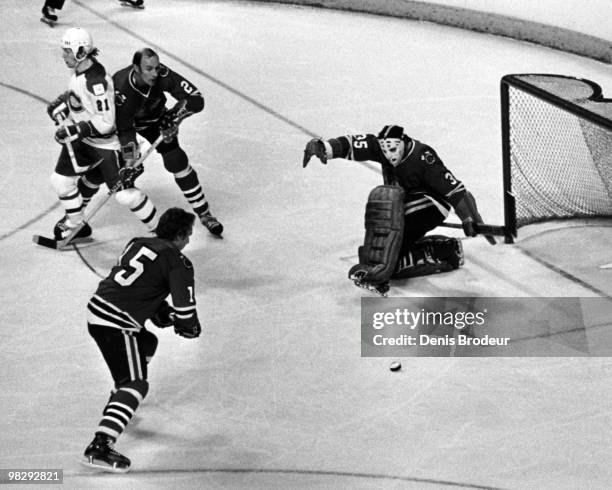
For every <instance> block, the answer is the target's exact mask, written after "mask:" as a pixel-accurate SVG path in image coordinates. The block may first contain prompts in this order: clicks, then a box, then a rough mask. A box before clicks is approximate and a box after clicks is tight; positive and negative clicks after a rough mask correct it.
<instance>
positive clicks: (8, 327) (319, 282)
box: [0, 0, 612, 489]
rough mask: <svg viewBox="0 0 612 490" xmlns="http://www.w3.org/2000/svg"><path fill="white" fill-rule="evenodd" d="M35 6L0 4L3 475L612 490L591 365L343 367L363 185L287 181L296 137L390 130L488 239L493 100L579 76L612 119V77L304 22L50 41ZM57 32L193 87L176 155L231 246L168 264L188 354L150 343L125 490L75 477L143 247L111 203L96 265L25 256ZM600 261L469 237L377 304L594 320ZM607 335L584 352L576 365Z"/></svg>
mask: <svg viewBox="0 0 612 490" xmlns="http://www.w3.org/2000/svg"><path fill="white" fill-rule="evenodd" d="M42 3H43V2H42V1H38V2H36V1H31V2H20V1H16V0H12V1H11V0H2V1H1V3H0V7H1V11H2V14H3V21H4V22H3V24H4V26H3V29H2V32H1V33H0V42H1V46H2V50H1V53H2V55H1V59H2V67H3V69H2V74H1V75H0V102H1V107H2V109H3V110H2V114H3V117H2V118H1V119H0V130H1V131H2V141H3V143H2V148H3V156H4V161H3V163H2V168H3V170H4V175H3V179H2V183H1V184H0V189H2V192H1V193H0V217H1V219H0V261H1V271H2V281H1V286H0V288H1V291H2V299H1V312H2V319H3V326H2V330H3V341H2V345H1V347H0V352H1V359H0V367H1V371H0V372H1V378H0V392H1V393H2V395H1V396H0V409H1V411H2V417H1V418H0V441H1V444H0V467H1V468H3V469H10V468H13V469H33V468H38V469H48V470H51V469H63V471H64V483H63V487H64V488H71V489H73V488H74V489H83V488H88V489H89V488H121V489H123V488H232V489H237V488H266V489H268V488H363V489H378V488H380V489H383V488H384V489H388V488H415V489H416V488H423V489H429V488H432V489H433V488H514V489H524V488H530V489H531V488H533V489H536V488H537V489H559V488H564V489H574V488H593V489H594V488H601V489H603V488H609V487H610V484H611V482H612V466H611V465H610V455H611V454H612V443H611V441H612V424H611V422H612V421H611V413H612V360H611V359H609V358H607V357H589V355H588V353H586V354H585V353H584V352H576V355H575V356H570V357H567V356H564V357H535V356H537V354H536V351H535V350H534V357H483V358H473V357H447V358H427V357H406V358H402V359H397V360H400V361H401V362H402V364H403V368H402V370H401V371H398V372H390V371H389V369H388V366H389V362H390V361H391V360H393V359H389V358H384V357H361V355H360V350H361V340H360V299H361V297H362V296H364V297H365V296H368V297H369V296H371V294H370V293H369V292H367V291H363V290H361V289H358V288H356V287H354V286H353V285H352V284H351V283H350V282H349V281H348V280H347V277H346V276H347V271H348V269H349V268H350V266H351V265H352V264H354V263H356V262H355V261H356V258H357V257H356V254H357V247H358V245H359V244H360V243H361V241H362V238H363V211H364V205H365V201H366V199H367V195H368V193H369V191H370V190H371V189H372V188H373V187H374V186H376V185H379V184H380V183H381V177H380V175H379V173H378V172H377V171H376V170H375V169H373V168H372V167H370V166H368V165H362V164H358V163H354V162H348V161H344V160H333V161H330V162H329V163H328V165H326V166H324V165H322V164H320V163H319V162H318V161H316V159H313V161H312V162H311V163H310V165H309V166H308V167H307V168H305V169H303V168H302V162H301V160H302V151H303V148H304V145H305V144H306V142H307V141H308V140H309V139H310V138H311V137H314V136H322V137H326V138H329V137H335V136H340V135H343V134H348V133H360V132H377V131H378V130H380V128H382V126H383V125H385V124H390V123H391V124H393V123H396V124H401V125H403V126H404V127H405V128H406V132H407V133H408V134H410V135H412V136H414V137H415V138H417V139H419V140H421V141H424V142H427V143H429V144H430V145H432V146H433V147H434V148H435V149H436V150H437V152H438V154H439V155H440V156H441V158H442V159H443V160H444V162H445V163H446V165H447V166H448V167H449V168H450V169H451V170H452V171H453V172H454V173H455V175H456V176H457V177H459V178H460V179H461V180H462V181H463V182H464V183H465V184H466V186H467V187H468V188H469V189H470V190H471V191H472V193H473V194H474V196H475V197H476V199H477V201H478V203H479V207H480V210H481V213H482V215H483V217H484V219H485V220H486V221H487V222H489V223H491V224H499V225H501V224H503V204H502V165H501V150H500V148H501V144H500V123H499V120H500V117H499V80H500V78H501V77H502V76H503V75H505V74H509V73H531V72H534V73H559V74H564V75H572V76H578V77H582V78H587V79H590V80H593V81H596V82H597V83H599V84H600V85H601V86H602V87H603V89H604V94H605V95H607V96H608V97H612V72H611V71H610V66H609V65H606V64H604V63H601V62H597V61H594V60H589V59H586V58H583V57H580V56H577V55H572V54H567V53H563V52H560V51H556V50H552V49H548V48H544V47H539V46H535V45H532V44H528V43H524V42H519V41H514V40H511V39H508V38H501V37H495V36H491V35H486V34H478V33H473V32H469V31H465V30H461V29H456V28H451V27H444V26H440V25H435V24H430V23H420V22H414V21H409V20H402V19H394V18H387V17H382V16H373V15H367V14H359V13H348V12H340V11H332V10H322V9H317V8H311V7H298V6H288V5H279V4H264V3H253V2H234V1H194V0H173V1H172V2H162V1H161V0H147V2H146V3H147V8H146V9H145V10H143V11H136V10H132V9H128V8H125V7H121V6H120V5H118V3H117V2H116V1H111V0H87V1H85V0H79V1H72V2H67V4H66V6H65V7H64V10H63V11H62V12H61V17H60V23H59V25H57V26H56V27H55V28H54V29H52V28H49V27H47V26H45V25H44V24H42V23H40V22H39V9H40V7H41V6H42ZM39 4H41V5H39ZM72 26H80V27H84V28H86V29H88V30H89V31H90V33H91V34H92V36H93V38H94V42H95V45H96V46H97V47H98V48H99V49H100V56H99V60H100V61H101V62H102V63H103V64H104V65H105V66H106V68H107V69H108V70H109V71H111V72H115V71H116V70H118V69H120V68H123V67H124V66H127V65H128V64H129V63H130V60H131V56H132V53H133V52H134V51H135V50H136V49H139V48H141V47H143V46H145V45H148V46H150V47H152V48H154V49H155V50H157V51H158V52H159V53H160V58H161V61H162V62H163V63H166V64H167V65H169V66H170V67H171V68H173V69H175V70H176V71H178V72H179V73H181V74H183V75H184V76H185V77H186V78H188V79H189V80H191V81H192V82H193V83H194V84H195V85H196V86H197V87H198V88H200V90H201V91H202V92H203V94H204V96H205V99H206V108H205V110H204V112H203V113H200V114H197V115H195V116H193V117H192V118H190V119H188V120H187V121H185V123H184V124H183V125H182V126H181V133H180V140H181V143H182V146H183V148H184V149H185V150H186V152H187V154H188V155H189V158H190V162H191V164H192V165H193V166H194V168H195V169H196V170H197V172H198V174H199V176H200V179H201V181H202V184H203V187H204V190H205V191H206V195H207V197H208V199H209V202H210V204H211V207H212V210H213V212H214V214H215V215H217V216H218V218H219V219H220V220H221V221H222V222H223V224H224V226H225V230H226V231H225V233H224V238H223V239H222V240H219V239H215V238H214V237H212V236H211V235H210V234H208V232H207V231H206V230H205V229H204V228H203V227H199V228H197V229H196V230H195V231H194V235H193V237H192V241H191V243H190V245H189V246H188V248H187V249H186V250H185V254H186V255H187V256H188V257H189V258H190V259H191V260H192V262H193V263H194V267H195V271H196V287H197V290H198V291H197V300H198V304H199V308H198V309H199V315H200V320H201V322H202V326H203V329H204V331H203V335H202V336H201V337H200V338H199V339H197V340H191V341H189V340H186V339H183V338H180V337H178V336H176V335H174V333H173V332H172V331H170V330H155V333H156V334H157V336H158V337H159V339H160V344H159V348H158V351H157V354H156V356H155V358H154V359H153V361H152V363H151V365H150V366H149V373H150V375H149V381H150V385H151V387H150V391H149V395H148V397H147V398H146V399H145V401H144V403H143V404H142V405H141V407H140V408H139V410H138V412H137V414H136V417H135V419H134V420H133V421H132V423H131V425H130V426H128V428H127V430H126V432H125V433H124V434H123V435H122V436H121V438H120V439H119V441H118V443H117V445H116V448H117V450H119V451H120V452H122V453H123V454H125V455H126V456H128V457H129V458H130V459H131V460H132V471H131V472H130V473H128V474H125V475H112V474H102V473H95V472H93V471H90V470H89V469H88V468H85V467H83V466H81V465H80V464H79V462H78V460H79V458H80V457H81V454H82V452H83V450H84V448H85V446H86V445H87V444H88V443H89V441H90V440H91V438H92V436H93V433H94V431H95V428H96V426H97V423H98V421H99V418H100V416H101V410H102V408H103V406H104V404H105V403H106V401H107V398H108V393H109V389H110V388H111V379H110V375H109V373H108V372H107V368H106V366H105V365H104V362H103V360H102V357H101V355H100V353H99V352H98V350H97V347H96V346H95V344H94V342H93V341H92V340H91V338H90V337H89V335H88V333H87V329H86V321H85V316H86V304H87V301H88V299H89V296H90V295H91V293H92V292H93V291H94V290H95V288H96V286H97V283H98V281H99V280H100V277H101V276H104V275H105V274H106V273H107V271H108V270H109V268H110V267H111V265H112V264H113V263H114V261H115V260H116V258H117V256H118V255H119V254H120V252H121V251H122V248H123V246H124V245H125V243H126V242H127V241H128V240H129V239H130V238H132V237H133V236H138V235H143V234H145V233H146V230H145V229H144V227H142V225H141V224H140V223H139V222H137V220H136V219H135V218H134V217H133V216H131V215H130V214H129V212H128V211H127V210H126V209H124V208H122V207H121V206H120V205H119V204H117V203H116V202H115V201H114V200H111V201H109V202H108V203H107V204H106V206H105V207H104V208H103V209H102V210H101V211H100V212H99V213H98V215H96V216H95V218H94V219H93V221H92V223H91V224H92V227H93V229H94V236H95V238H96V240H95V242H93V243H92V244H88V245H83V246H79V247H78V250H70V251H64V252H57V251H54V250H49V249H45V248H41V247H36V246H35V245H33V244H32V241H31V238H32V235H33V234H43V235H50V234H51V233H52V229H53V225H54V224H55V222H56V221H57V220H58V219H59V218H60V217H61V213H62V212H61V211H60V208H59V205H58V204H57V199H56V196H55V194H54V191H53V189H52V188H51V185H50V183H49V176H50V175H51V173H52V171H53V167H54V164H55V161H56V158H57V154H58V152H59V146H58V145H57V143H56V142H55V141H54V139H53V133H54V126H53V125H52V123H51V122H50V121H49V119H48V116H47V114H46V111H45V102H46V101H49V100H51V99H52V98H54V97H56V96H57V95H58V94H60V93H61V92H63V91H64V90H65V89H66V86H67V82H68V77H69V72H68V70H67V69H66V67H65V65H64V63H63V61H62V59H61V50H60V47H59V39H60V38H61V35H62V33H63V31H64V30H65V29H66V28H68V27H72ZM145 167H146V171H145V174H144V175H143V176H142V177H141V178H140V179H139V181H138V182H139V186H140V187H141V188H143V189H145V190H146V191H147V193H148V194H149V196H150V197H151V198H152V199H153V200H154V201H155V203H156V204H157V206H158V208H159V209H160V210H165V209H166V208H168V207H170V206H177V205H178V206H186V204H187V203H186V202H185V201H184V200H183V197H182V195H181V194H180V193H179V190H178V188H177V187H176V185H175V184H174V182H173V180H172V178H171V176H170V174H168V173H166V172H165V170H164V169H163V166H162V164H161V159H160V158H159V157H158V155H156V154H155V155H153V156H151V157H150V158H149V159H148V160H147V161H146V164H145ZM454 219H455V220H456V218H454ZM439 231H441V232H443V233H446V234H448V235H452V236H460V234H459V233H458V231H457V230H452V229H444V230H439ZM611 240H612V228H611V227H610V225H609V223H608V224H606V223H598V222H589V223H580V222H575V223H571V224H564V225H563V226H562V225H549V226H547V227H540V228H536V229H532V230H520V231H519V239H518V241H517V243H516V244H514V245H509V244H503V243H499V244H498V245H496V246H494V247H493V246H491V245H489V244H488V243H487V242H486V241H485V240H484V239H483V238H479V237H476V238H470V239H465V240H463V245H464V250H465V256H466V264H465V266H464V267H463V268H461V269H459V270H457V271H453V272H451V273H447V274H441V275H436V276H429V277H421V278H415V279H411V280H406V281H403V282H394V283H392V289H391V291H390V295H391V296H394V297H419V296H432V297H447V296H457V297H471V296H474V297H478V296H499V297H539V296H542V297H598V296H604V297H608V298H609V297H610V296H612V269H607V270H606V269H600V268H599V265H602V264H607V263H611V262H612V251H611V249H610V246H609V244H610V243H611ZM608 327H609V325H608ZM606 333H607V332H606V330H605V329H601V328H600V329H599V330H598V331H597V332H594V333H593V336H592V337H590V336H589V335H590V333H589V332H587V336H588V338H589V341H590V342H591V343H592V344H591V345H592V347H593V351H597V348H596V347H597V345H596V344H597V342H606V341H607V340H608V339H607V336H606ZM544 342H546V339H544ZM551 342H554V340H552V341H551ZM45 486H48V487H51V488H54V487H52V486H51V485H43V487H45ZM35 488H40V487H35Z"/></svg>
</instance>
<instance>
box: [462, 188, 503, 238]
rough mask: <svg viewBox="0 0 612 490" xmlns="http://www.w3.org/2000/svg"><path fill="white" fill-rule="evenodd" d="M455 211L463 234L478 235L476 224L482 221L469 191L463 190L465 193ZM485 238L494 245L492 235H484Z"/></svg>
mask: <svg viewBox="0 0 612 490" xmlns="http://www.w3.org/2000/svg"><path fill="white" fill-rule="evenodd" d="M455 212H456V213H457V216H459V219H461V226H463V233H465V236H476V235H478V233H479V230H478V225H481V224H483V221H482V217H481V216H480V213H479V212H478V208H477V207H476V200H475V199H474V196H472V193H471V192H469V191H466V192H465V195H464V196H463V197H462V198H461V200H460V201H459V202H458V203H457V205H456V206H455ZM485 238H486V239H487V241H488V242H489V243H490V244H491V245H495V243H496V241H495V237H494V236H493V235H485Z"/></svg>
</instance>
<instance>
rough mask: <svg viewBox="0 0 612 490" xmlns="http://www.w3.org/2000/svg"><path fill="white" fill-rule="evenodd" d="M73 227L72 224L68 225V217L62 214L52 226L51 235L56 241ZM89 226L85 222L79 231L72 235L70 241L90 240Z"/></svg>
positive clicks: (83, 241) (66, 235)
mask: <svg viewBox="0 0 612 490" xmlns="http://www.w3.org/2000/svg"><path fill="white" fill-rule="evenodd" d="M73 229H74V225H72V226H70V223H69V222H68V217H67V216H64V217H63V218H62V219H61V220H59V221H58V222H57V224H56V225H55V228H53V235H54V237H55V239H56V240H57V241H61V240H64V239H66V238H67V237H68V236H69V235H70V233H72V230H73ZM91 241H92V238H91V226H89V225H88V224H87V223H85V225H84V226H83V227H82V228H81V229H80V230H79V232H78V233H77V234H76V235H75V236H74V238H73V239H72V240H70V243H71V244H72V243H87V242H91Z"/></svg>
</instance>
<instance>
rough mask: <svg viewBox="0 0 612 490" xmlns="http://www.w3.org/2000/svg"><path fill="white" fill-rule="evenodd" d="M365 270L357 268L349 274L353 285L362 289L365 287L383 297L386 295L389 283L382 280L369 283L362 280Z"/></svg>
mask: <svg viewBox="0 0 612 490" xmlns="http://www.w3.org/2000/svg"><path fill="white" fill-rule="evenodd" d="M365 275H366V272H365V271H363V270H357V271H355V272H353V273H351V274H350V275H349V279H350V280H351V281H353V283H354V284H355V286H357V287H359V288H363V289H367V290H368V291H371V292H373V293H376V294H378V295H379V296H382V297H383V298H386V297H387V293H388V292H389V289H390V288H389V283H388V282H383V283H381V284H370V283H368V282H364V281H363V278H364V277H365Z"/></svg>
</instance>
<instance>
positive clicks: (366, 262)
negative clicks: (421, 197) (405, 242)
mask: <svg viewBox="0 0 612 490" xmlns="http://www.w3.org/2000/svg"><path fill="white" fill-rule="evenodd" d="M403 201H404V191H403V190H402V189H401V188H400V187H397V186H389V185H381V186H378V187H375V188H374V189H373V190H372V191H371V192H370V195H369V197H368V202H367V204H366V212H365V230H366V231H365V238H364V244H363V247H359V251H358V253H359V264H357V265H355V266H353V267H352V268H351V270H350V271H349V278H353V276H355V275H356V274H359V275H360V279H361V282H366V283H369V284H381V283H384V282H387V281H388V280H389V278H390V277H391V274H392V273H393V270H394V268H395V265H396V263H397V259H398V257H399V254H400V251H401V246H402V236H403V233H404V204H403Z"/></svg>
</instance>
